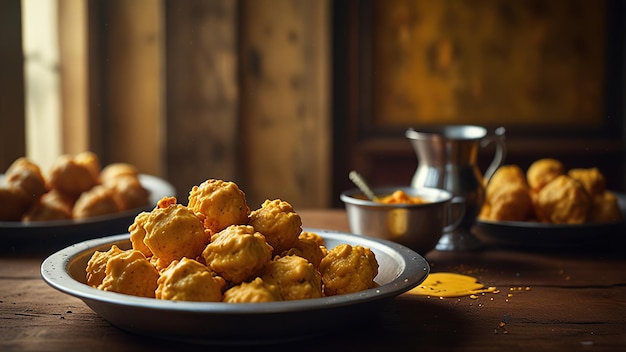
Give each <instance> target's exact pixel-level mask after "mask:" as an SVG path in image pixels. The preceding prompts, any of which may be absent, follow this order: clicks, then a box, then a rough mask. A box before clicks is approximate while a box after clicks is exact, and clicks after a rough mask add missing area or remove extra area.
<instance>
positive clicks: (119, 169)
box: [100, 163, 139, 183]
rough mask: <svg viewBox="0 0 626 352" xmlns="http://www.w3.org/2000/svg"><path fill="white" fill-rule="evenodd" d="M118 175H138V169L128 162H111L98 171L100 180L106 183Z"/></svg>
mask: <svg viewBox="0 0 626 352" xmlns="http://www.w3.org/2000/svg"><path fill="white" fill-rule="evenodd" d="M118 176H132V177H139V170H137V168H136V167H135V165H132V164H128V163H111V164H109V165H107V166H105V167H104V168H103V169H102V171H100V182H102V183H106V182H108V181H111V180H113V179H115V178H116V177H118Z"/></svg>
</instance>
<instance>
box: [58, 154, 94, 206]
mask: <svg viewBox="0 0 626 352" xmlns="http://www.w3.org/2000/svg"><path fill="white" fill-rule="evenodd" d="M92 170H93V169H92V166H91V165H89V164H86V163H81V162H80V161H79V162H77V161H76V160H75V159H74V158H73V157H72V156H71V155H61V156H59V157H58V158H57V159H56V160H55V161H54V163H53V165H52V169H51V170H50V175H49V176H48V181H49V183H50V187H51V188H56V189H57V190H59V191H60V192H62V193H65V194H67V195H70V196H72V197H74V198H78V196H80V194H81V193H83V192H85V191H88V190H90V189H91V188H92V187H94V186H96V185H97V184H98V178H97V177H96V176H94V174H93V171H92Z"/></svg>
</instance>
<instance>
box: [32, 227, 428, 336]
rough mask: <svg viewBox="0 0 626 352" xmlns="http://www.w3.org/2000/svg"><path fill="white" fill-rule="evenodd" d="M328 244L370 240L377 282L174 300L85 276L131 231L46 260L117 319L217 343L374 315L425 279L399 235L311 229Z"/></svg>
mask: <svg viewBox="0 0 626 352" xmlns="http://www.w3.org/2000/svg"><path fill="white" fill-rule="evenodd" d="M305 230H306V231H311V232H315V233H317V234H319V235H320V236H322V237H323V238H324V240H325V244H326V246H327V247H328V248H329V249H330V248H333V247H335V246H337V245H339V244H342V243H348V244H351V245H361V246H364V247H369V248H370V249H371V250H372V251H373V252H374V254H375V255H376V259H377V260H378V264H379V273H378V276H377V277H376V279H375V280H376V282H377V283H378V284H379V285H380V286H379V287H377V288H373V289H369V290H365V291H361V292H356V293H351V294H345V295H339V296H332V297H323V298H316V299H306V300H296V301H284V302H270V303H244V304H233V303H222V302H176V301H166V300H157V299H152V298H142V297H135V296H129V295H124V294H119V293H114V292H107V291H101V290H98V289H95V288H93V287H90V286H88V285H86V284H85V268H86V266H87V261H88V260H89V258H90V257H91V255H92V254H93V252H94V251H96V250H99V251H106V250H108V249H109V248H110V247H111V245H113V244H116V245H118V246H120V248H130V241H129V240H128V234H124V235H118V236H113V237H108V238H101V239H95V240H89V241H85V242H82V243H78V244H75V245H72V246H70V247H68V248H65V249H63V250H61V251H59V252H56V253H54V254H52V255H51V256H49V257H48V258H47V259H46V260H45V261H44V262H43V264H42V266H41V275H42V277H43V279H44V280H45V281H46V282H47V283H48V284H49V285H50V286H52V287H54V288H56V289H57V290H60V291H62V292H64V293H67V294H69V295H72V296H75V297H78V298H80V299H82V300H83V301H84V302H85V303H86V304H87V305H88V306H89V307H90V308H91V309H93V310H94V311H95V312H96V313H98V314H99V315H100V316H102V317H103V318H104V319H106V320H107V321H109V322H110V323H111V324H113V325H115V326H117V327H119V328H121V329H124V330H127V331H129V332H133V333H138V334H142V335H148V336H153V337H160V338H168V339H174V340H184V341H192V342H202V343H216V344H252V343H264V342H276V341H286V340H291V339H301V338H305V337H312V336H318V335H320V334H323V333H327V332H331V331H336V330H341V329H345V328H346V327H347V326H354V325H355V324H358V323H359V322H367V321H370V320H371V319H372V314H375V313H376V311H377V310H378V309H380V308H381V306H382V304H383V303H385V302H387V301H388V300H390V299H391V298H393V297H395V296H397V295H399V294H401V293H403V292H406V291H408V290H410V289H411V288H413V287H415V286H417V285H419V284H420V283H421V282H422V281H423V280H424V279H425V278H426V277H427V276H428V273H429V270H430V268H429V266H428V263H427V262H426V260H425V259H424V258H423V257H421V256H420V255H419V254H417V253H416V252H414V251H412V250H410V249H408V248H406V247H404V246H402V245H400V244H397V243H395V242H390V241H386V240H381V239H375V238H370V237H364V236H360V235H354V234H349V233H342V232H335V231H328V230H320V229H305Z"/></svg>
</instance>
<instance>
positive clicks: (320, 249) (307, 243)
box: [281, 236, 326, 268]
mask: <svg viewBox="0 0 626 352" xmlns="http://www.w3.org/2000/svg"><path fill="white" fill-rule="evenodd" d="M287 255H297V256H300V257H302V258H304V259H306V260H308V261H309V262H310V263H311V264H313V266H314V267H315V268H317V267H318V266H319V265H320V262H321V261H322V258H324V256H326V248H325V247H324V246H319V245H318V244H317V242H315V240H313V239H311V238H307V237H303V236H300V237H299V238H298V240H297V241H296V244H295V246H294V247H292V248H291V249H289V250H287V251H285V252H283V253H282V254H281V257H284V256H287Z"/></svg>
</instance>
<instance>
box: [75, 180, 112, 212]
mask: <svg viewBox="0 0 626 352" xmlns="http://www.w3.org/2000/svg"><path fill="white" fill-rule="evenodd" d="M119 211H120V205H119V203H118V202H117V199H115V195H114V194H113V191H111V190H110V189H109V188H107V187H105V186H103V185H97V186H95V187H93V188H91V189H89V190H88V191H85V192H83V193H81V195H80V197H78V199H77V200H76V203H74V208H73V209H72V216H73V218H74V219H85V218H90V217H93V216H99V215H106V214H112V213H117V212H119Z"/></svg>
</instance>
